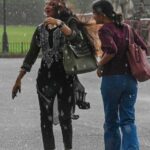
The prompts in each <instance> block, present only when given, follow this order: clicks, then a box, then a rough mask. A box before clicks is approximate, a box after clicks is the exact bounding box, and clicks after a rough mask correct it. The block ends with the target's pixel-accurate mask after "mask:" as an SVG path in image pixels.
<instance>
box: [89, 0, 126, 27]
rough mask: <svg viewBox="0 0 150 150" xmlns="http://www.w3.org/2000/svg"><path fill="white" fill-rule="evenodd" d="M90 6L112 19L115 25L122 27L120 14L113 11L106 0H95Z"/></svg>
mask: <svg viewBox="0 0 150 150" xmlns="http://www.w3.org/2000/svg"><path fill="white" fill-rule="evenodd" d="M92 8H93V10H94V11H95V12H96V13H97V14H101V13H103V14H104V15H106V16H107V17H108V18H110V19H112V20H113V21H114V23H115V24H116V26H117V27H122V25H123V24H122V15H121V14H117V13H116V12H115V11H114V8H113V6H112V4H111V3H110V2H108V1H106V0H97V1H94V2H93V5H92Z"/></svg>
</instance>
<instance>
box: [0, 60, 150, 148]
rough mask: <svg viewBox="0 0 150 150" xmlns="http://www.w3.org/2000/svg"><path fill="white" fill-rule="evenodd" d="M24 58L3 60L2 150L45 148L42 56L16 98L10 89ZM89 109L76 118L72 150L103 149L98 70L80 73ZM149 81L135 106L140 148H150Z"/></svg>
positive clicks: (58, 136) (0, 82)
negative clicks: (39, 93)
mask: <svg viewBox="0 0 150 150" xmlns="http://www.w3.org/2000/svg"><path fill="white" fill-rule="evenodd" d="M22 61H23V59H0V150H42V149H43V147H42V139H41V133H40V117H39V113H40V112H39V105H38V100H37V94H36V88H35V85H36V82H35V81H36V76H37V70H38V68H39V65H40V59H38V60H37V61H36V64H35V65H34V66H33V68H32V71H31V73H29V74H27V75H26V76H25V78H24V79H23V80H22V92H21V94H19V95H18V96H17V98H16V99H15V100H14V101H13V100H12V99H11V89H12V86H13V84H14V82H15V79H16V76H17V75H18V72H19V67H20V66H21V64H22ZM79 77H80V80H81V82H82V83H83V84H84V86H85V87H86V91H87V93H88V94H87V101H89V102H90V103H91V109H90V110H88V111H87V110H85V111H83V110H79V109H77V114H79V115H80V119H79V120H77V121H73V127H74V139H73V145H74V149H73V150H103V149H104V148H103V128H102V126H103V118H104V116H103V115H104V114H103V108H102V99H101V95H100V92H99V86H100V80H99V79H98V78H97V77H96V73H95V72H92V73H89V74H84V75H80V76H79ZM149 114H150V81H147V82H144V83H140V84H139V94H138V100H137V105H136V115H137V119H136V122H137V125H138V132H139V138H140V143H141V150H150V117H149ZM54 131H55V137H56V138H55V139H56V146H57V150H63V144H62V137H61V131H60V127H59V125H57V126H54Z"/></svg>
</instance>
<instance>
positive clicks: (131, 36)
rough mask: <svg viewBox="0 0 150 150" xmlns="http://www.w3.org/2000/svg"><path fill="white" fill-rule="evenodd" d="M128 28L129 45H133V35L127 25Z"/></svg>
mask: <svg viewBox="0 0 150 150" xmlns="http://www.w3.org/2000/svg"><path fill="white" fill-rule="evenodd" d="M127 27H128V38H129V45H130V44H133V43H134V35H133V31H132V28H131V27H130V26H129V25H128V24H127Z"/></svg>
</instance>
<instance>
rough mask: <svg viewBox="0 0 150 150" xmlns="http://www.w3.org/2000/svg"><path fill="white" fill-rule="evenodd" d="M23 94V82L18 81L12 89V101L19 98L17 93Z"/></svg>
mask: <svg viewBox="0 0 150 150" xmlns="http://www.w3.org/2000/svg"><path fill="white" fill-rule="evenodd" d="M18 92H19V93H21V80H16V83H15V85H14V86H13V89H12V99H14V98H15V97H16V96H17V93H18Z"/></svg>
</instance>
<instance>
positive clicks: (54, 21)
mask: <svg viewBox="0 0 150 150" xmlns="http://www.w3.org/2000/svg"><path fill="white" fill-rule="evenodd" d="M61 22H62V21H61V20H59V19H55V18H52V17H48V18H46V19H45V20H44V24H45V25H49V24H51V25H56V26H58V25H60V24H61Z"/></svg>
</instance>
